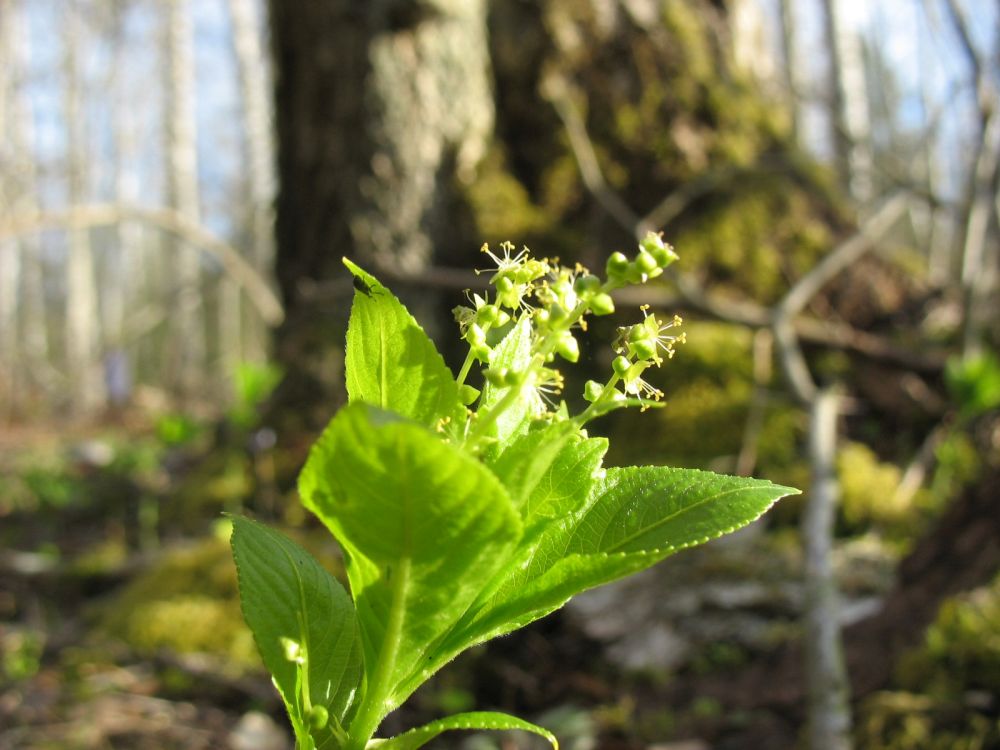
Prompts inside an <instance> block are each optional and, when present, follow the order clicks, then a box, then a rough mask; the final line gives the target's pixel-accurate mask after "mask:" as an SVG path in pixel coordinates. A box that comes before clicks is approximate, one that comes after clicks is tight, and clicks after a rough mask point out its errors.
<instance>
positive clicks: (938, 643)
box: [859, 576, 1000, 750]
mask: <svg viewBox="0 0 1000 750" xmlns="http://www.w3.org/2000/svg"><path fill="white" fill-rule="evenodd" d="M897 682H898V685H899V687H900V688H902V690H900V691H897V692H891V693H882V694H877V695H875V696H874V697H873V698H871V699H869V700H868V701H866V702H865V704H864V706H863V707H862V712H861V717H860V721H859V734H860V735H861V740H862V741H861V742H860V743H859V744H860V745H861V746H863V747H866V748H876V750H882V749H884V750H911V749H912V750H917V748H920V749H921V750H923V748H931V749H932V750H952V748H977V749H978V748H986V747H997V746H1000V719H998V718H997V716H996V705H995V702H993V701H995V698H994V699H992V700H991V699H990V696H996V695H1000V576H998V577H997V578H996V579H994V581H993V582H992V583H991V584H990V585H988V586H984V587H982V588H979V589H976V590H974V591H971V592H968V593H966V594H963V595H961V596H958V597H954V598H952V599H949V600H947V601H945V602H944V604H942V605H941V608H940V610H939V611H938V615H937V617H936V619H935V621H934V623H933V624H932V625H931V626H930V628H928V630H927V633H926V635H925V637H924V643H923V644H922V645H921V646H920V647H919V648H917V649H914V650H913V651H911V652H910V653H908V654H906V655H905V656H904V657H903V658H902V659H901V660H900V663H899V665H898V667H897ZM977 696H978V697H977Z"/></svg>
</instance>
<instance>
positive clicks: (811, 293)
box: [778, 192, 908, 317]
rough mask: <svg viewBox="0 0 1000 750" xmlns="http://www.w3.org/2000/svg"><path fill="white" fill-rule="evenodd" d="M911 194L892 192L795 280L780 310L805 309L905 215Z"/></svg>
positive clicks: (781, 312) (793, 313) (785, 312)
mask: <svg viewBox="0 0 1000 750" xmlns="http://www.w3.org/2000/svg"><path fill="white" fill-rule="evenodd" d="M907 201H908V197H907V196H906V194H904V193H903V192H896V193H893V194H891V195H890V196H889V197H888V198H886V199H885V200H883V201H882V204H881V205H880V206H879V207H878V208H877V209H875V211H874V212H873V213H872V215H871V216H870V217H869V218H868V219H867V220H866V221H864V222H863V223H862V224H861V227H860V228H859V229H858V231H857V232H856V233H855V234H854V235H852V236H851V237H849V238H848V239H847V240H845V241H844V242H842V243H840V244H839V245H838V246H837V247H835V248H834V249H833V250H832V251H831V252H830V253H828V254H827V255H826V257H824V258H823V260H821V261H820V262H819V263H818V264H816V266H815V267H814V268H813V269H812V270H811V271H809V273H807V274H806V275H805V276H803V277H802V278H801V279H799V280H798V281H797V282H795V285H794V286H793V287H792V288H791V289H790V290H789V291H788V293H787V294H786V295H785V297H784V299H782V301H781V302H780V303H779V305H778V307H779V309H780V314H782V315H785V316H789V317H790V316H792V315H795V314H797V313H799V312H801V311H802V309H803V308H804V307H805V306H806V305H807V304H809V300H811V299H812V298H813V297H815V296H816V294H817V293H818V292H819V290H820V289H822V288H823V287H824V286H825V285H826V284H827V283H828V282H829V281H830V280H831V279H833V278H834V277H835V276H837V274H839V273H840V272H841V271H843V270H844V269H845V268H847V267H848V266H850V265H851V264H852V263H854V262H856V261H857V260H858V259H860V258H861V257H862V256H863V255H864V254H865V253H867V252H868V251H869V250H871V248H872V246H873V245H874V244H875V243H876V242H878V240H880V239H881V238H882V236H883V235H885V234H886V232H888V231H889V230H890V229H891V228H892V227H893V226H894V225H895V223H896V221H897V220H898V219H899V218H901V217H902V216H903V214H904V212H905V209H906V205H907Z"/></svg>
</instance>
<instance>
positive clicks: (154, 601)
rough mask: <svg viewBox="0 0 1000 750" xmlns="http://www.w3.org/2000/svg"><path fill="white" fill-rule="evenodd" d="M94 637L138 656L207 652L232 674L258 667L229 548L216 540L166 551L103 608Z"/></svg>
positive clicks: (257, 658) (226, 544)
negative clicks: (113, 641) (234, 670)
mask: <svg viewBox="0 0 1000 750" xmlns="http://www.w3.org/2000/svg"><path fill="white" fill-rule="evenodd" d="M97 632H98V633H100V634H103V635H108V636H112V637H115V638H120V639H122V640H124V641H125V642H126V643H128V644H129V645H130V646H131V647H132V648H134V649H135V650H136V651H138V652H140V653H146V654H148V653H154V652H156V651H157V650H159V649H162V648H166V649H171V650H174V651H177V652H179V653H197V652H202V653H210V654H213V655H216V656H218V657H220V658H222V659H223V660H224V661H225V662H226V663H227V664H229V665H230V666H233V667H235V668H237V669H239V668H247V667H252V666H257V665H258V664H259V663H260V660H259V657H258V656H257V653H256V649H255V648H254V645H253V638H252V637H251V635H250V631H249V630H248V629H247V627H246V625H245V624H244V623H243V616H242V614H241V613H240V605H239V592H238V588H237V584H236V568H235V566H234V565H233V561H232V557H231V555H230V551H229V545H228V543H226V542H225V541H224V540H219V539H209V540H206V541H203V542H200V543H199V544H197V545H196V546H193V547H190V548H184V549H178V550H173V551H171V552H168V553H167V554H166V555H165V556H164V558H163V559H162V560H161V561H160V562H159V563H157V564H156V565H155V566H154V567H153V568H151V569H150V570H148V571H146V572H145V573H142V574H141V575H139V576H138V577H137V578H136V579H135V580H134V581H133V582H132V583H130V584H129V585H128V586H127V587H126V588H125V589H124V591H122V593H121V594H119V595H118V596H117V597H115V598H114V599H113V600H112V601H111V602H109V603H108V604H106V605H104V607H103V608H102V611H101V612H100V615H99V617H98V623H97Z"/></svg>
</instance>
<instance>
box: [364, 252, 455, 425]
mask: <svg viewBox="0 0 1000 750" xmlns="http://www.w3.org/2000/svg"><path fill="white" fill-rule="evenodd" d="M344 265H346V266H347V268H348V269H350V271H351V273H353V274H354V278H355V279H356V283H357V284H358V285H359V286H361V289H359V290H358V291H357V292H356V293H355V295H354V303H353V305H352V306H351V319H350V322H349V323H348V326H347V355H346V365H345V369H346V379H347V394H348V398H349V400H350V401H352V402H353V401H362V402H364V403H366V404H371V405H372V406H377V407H379V408H380V409H387V410H389V411H394V412H396V413H398V414H402V415H403V416H405V417H409V418H410V419H413V420H415V421H417V422H419V423H420V424H423V425H426V426H427V427H435V426H436V425H437V423H438V421H439V420H441V419H442V418H451V419H460V418H464V415H465V407H464V406H463V404H462V402H461V400H460V399H459V394H458V385H457V384H456V383H455V378H454V377H453V376H452V374H451V371H450V370H449V369H448V366H447V365H446V364H445V363H444V359H442V358H441V355H440V354H439V353H438V351H437V349H436V348H435V346H434V343H433V342H432V341H431V340H430V339H429V338H428V337H427V334H426V333H424V329H423V328H421V327H420V325H419V324H418V323H417V321H416V320H414V319H413V316H412V315H410V313H409V312H407V310H406V308H405V307H403V305H402V303H401V302H400V301H399V300H398V299H396V298H395V297H394V296H393V295H392V293H391V292H390V291H389V290H388V289H386V288H385V287H384V286H382V285H381V284H380V283H379V282H378V280H377V279H376V278H375V277H374V276H372V275H371V274H369V273H367V272H365V271H363V270H362V269H361V268H359V267H358V266H356V265H355V264H354V263H352V262H351V261H349V260H347V259H346V258H345V259H344Z"/></svg>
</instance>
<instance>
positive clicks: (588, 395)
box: [583, 380, 604, 403]
mask: <svg viewBox="0 0 1000 750" xmlns="http://www.w3.org/2000/svg"><path fill="white" fill-rule="evenodd" d="M603 393H604V386H603V385H602V384H601V383H598V382H597V381H596V380H588V381H587V383H586V384H585V385H584V386H583V399H584V401H589V402H590V403H594V402H595V401H597V399H599V398H600V397H601V395H602V394H603Z"/></svg>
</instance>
